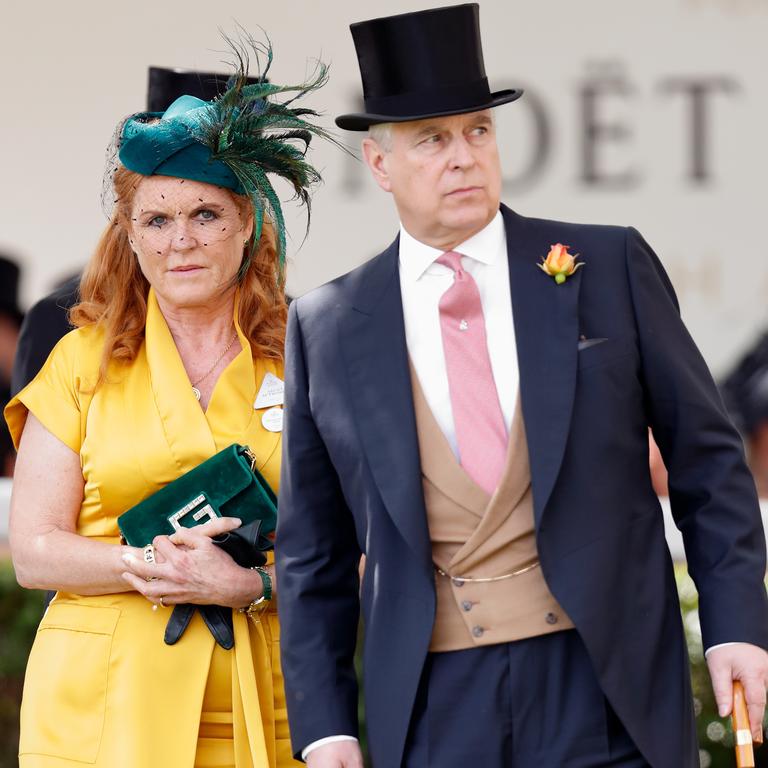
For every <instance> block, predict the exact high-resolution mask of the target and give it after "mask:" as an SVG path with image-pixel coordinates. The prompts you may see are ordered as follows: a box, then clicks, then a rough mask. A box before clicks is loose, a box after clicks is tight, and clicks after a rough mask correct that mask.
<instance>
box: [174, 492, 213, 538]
mask: <svg viewBox="0 0 768 768" xmlns="http://www.w3.org/2000/svg"><path fill="white" fill-rule="evenodd" d="M201 504H202V505H203V506H200V505H201ZM190 512H191V513H192V519H193V520H194V521H195V522H196V523H199V522H200V521H201V520H202V519H203V518H204V517H207V518H208V519H209V520H215V519H216V517H217V515H216V513H215V512H214V511H213V507H212V506H211V505H210V504H209V503H208V499H206V498H205V494H204V493H201V494H200V495H199V496H196V497H195V498H194V499H192V501H190V502H189V503H188V504H185V505H184V506H183V507H182V508H181V509H180V510H178V511H177V512H174V513H173V514H172V515H169V516H168V522H169V523H170V524H171V526H172V528H173V530H174V531H178V530H180V529H181V527H182V525H181V523H180V522H179V520H181V518H182V517H184V516H186V515H188V514H189V513H190Z"/></svg>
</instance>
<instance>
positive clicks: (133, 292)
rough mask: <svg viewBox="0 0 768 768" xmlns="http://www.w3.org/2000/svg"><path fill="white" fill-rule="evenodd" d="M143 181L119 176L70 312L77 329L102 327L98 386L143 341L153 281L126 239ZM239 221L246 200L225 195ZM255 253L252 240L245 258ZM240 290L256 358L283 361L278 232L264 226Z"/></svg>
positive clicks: (123, 172)
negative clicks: (114, 363)
mask: <svg viewBox="0 0 768 768" xmlns="http://www.w3.org/2000/svg"><path fill="white" fill-rule="evenodd" d="M142 178H143V176H141V175H139V174H138V173H134V172H133V171H129V170H128V169H127V168H123V167H120V168H118V169H117V170H116V171H115V176H114V187H115V197H116V198H117V202H116V205H115V210H114V213H113V214H112V220H111V222H110V224H109V226H108V227H107V228H106V229H105V230H104V233H103V234H102V236H101V238H100V240H99V242H98V245H97V246H96V251H95V252H94V254H93V256H92V257H91V260H90V262H89V264H88V267H87V268H86V270H85V273H84V274H83V278H82V280H81V282H80V302H79V303H78V304H76V305H75V306H74V307H72V309H71V310H70V313H69V317H70V320H71V322H72V324H73V325H75V326H76V327H78V328H80V327H82V326H86V325H95V324H99V325H101V326H102V327H103V329H104V332H105V343H104V354H103V357H102V360H101V367H100V370H99V382H101V381H103V380H104V378H105V377H106V372H107V368H108V366H109V364H110V362H111V361H112V360H119V361H125V362H132V361H133V360H134V359H135V358H136V355H137V354H138V351H139V347H140V346H141V344H142V342H143V340H144V326H145V323H146V320H147V296H148V294H149V282H148V280H147V278H146V277H144V274H143V273H142V271H141V269H140V267H139V262H138V259H137V258H136V255H135V254H134V253H133V248H132V247H131V244H130V242H129V240H128V232H129V230H130V220H131V213H130V212H131V209H132V207H133V201H134V196H135V194H136V188H137V187H138V185H139V182H140V181H141V179H142ZM227 192H229V194H230V195H231V196H232V200H233V201H234V203H235V205H236V206H237V208H238V210H239V211H240V214H241V216H244V215H250V214H251V203H250V201H249V199H248V198H247V197H246V196H244V195H238V194H235V193H234V192H231V191H229V190H227ZM250 249H251V242H250V241H249V242H248V243H247V244H246V245H245V247H244V249H243V256H244V257H245V256H246V254H247V253H248V252H249V250H250ZM239 285H240V301H239V306H238V318H237V319H238V322H239V324H240V328H241V329H242V331H243V333H244V334H245V336H246V338H247V339H248V341H249V342H250V345H251V353H252V355H253V357H254V359H255V358H271V359H273V360H282V359H283V347H284V344H285V324H286V319H287V316H288V309H287V306H286V302H285V278H284V275H283V271H282V270H281V269H280V267H279V262H278V256H277V245H276V240H275V232H274V228H273V227H272V225H271V224H270V223H269V222H268V221H265V222H264V226H263V228H262V232H261V237H260V238H259V243H258V246H257V247H256V248H255V250H254V252H253V255H252V257H251V258H250V259H249V263H248V267H247V269H246V271H245V274H244V275H243V276H242V279H241V280H240V281H239Z"/></svg>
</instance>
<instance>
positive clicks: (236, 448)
mask: <svg viewBox="0 0 768 768" xmlns="http://www.w3.org/2000/svg"><path fill="white" fill-rule="evenodd" d="M217 517H237V518H240V520H242V521H243V526H242V527H243V529H245V528H246V527H248V526H249V525H250V524H252V523H253V524H255V526H254V525H250V528H251V529H254V527H255V528H256V529H257V531H258V534H257V538H258V541H259V549H266V548H268V547H269V546H270V544H269V539H268V538H266V537H267V536H268V535H269V534H270V533H272V532H273V531H274V530H275V526H276V524H277V498H276V496H275V493H274V491H273V490H272V489H271V488H270V487H269V483H267V481H266V480H265V479H264V478H263V477H262V475H261V473H260V472H259V471H258V469H256V458H255V456H254V455H253V453H251V450H250V449H249V448H248V447H247V446H244V445H237V444H235V445H230V446H229V448H225V449H224V450H223V451H219V453H217V454H215V455H214V456H211V458H210V459H207V460H206V461H204V462H203V463H202V464H200V465H199V466H197V467H195V468H194V469H191V470H190V471H189V472H187V473H186V474H184V475H182V476H181V477H179V478H178V479H176V480H174V481H173V482H172V483H169V484H168V485H166V486H165V488H161V489H160V490H159V491H157V493H153V494H152V495H151V496H149V497H148V498H146V499H144V501H141V502H139V503H138V504H136V506H134V507H131V508H130V509H129V510H128V511H127V512H124V513H123V514H122V515H120V517H118V518H117V524H118V526H119V528H120V532H121V534H122V537H123V539H124V540H125V542H126V543H127V544H130V545H131V546H133V547H144V546H146V545H147V544H150V543H151V542H152V540H153V539H154V538H155V536H163V535H164V536H170V535H171V534H172V533H174V531H177V530H178V529H179V528H181V527H184V528H194V527H195V526H196V525H202V524H203V523H205V522H206V521H207V520H214V519H215V518H217ZM238 530H240V529H238Z"/></svg>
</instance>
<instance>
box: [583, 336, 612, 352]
mask: <svg viewBox="0 0 768 768" xmlns="http://www.w3.org/2000/svg"><path fill="white" fill-rule="evenodd" d="M604 341H608V339H606V338H599V339H579V352H582V351H584V350H585V349H589V348H590V347H594V346H595V345H596V344H602V343H603V342H604Z"/></svg>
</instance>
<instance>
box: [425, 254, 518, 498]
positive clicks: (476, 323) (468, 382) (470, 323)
mask: <svg viewBox="0 0 768 768" xmlns="http://www.w3.org/2000/svg"><path fill="white" fill-rule="evenodd" d="M437 263H438V264H442V265H443V266H446V267H450V268H451V269H452V270H453V273H454V278H453V285H452V286H451V287H450V288H449V289H448V290H447V291H446V292H445V293H444V294H443V295H442V296H441V297H440V303H439V305H438V306H439V308H440V328H441V330H442V334H443V351H444V353H445V367H446V370H447V372H448V391H449V393H450V396H451V409H452V411H453V421H454V424H455V427H456V442H457V443H458V447H459V457H460V463H461V466H462V467H463V468H464V471H465V472H466V473H467V474H468V475H469V476H470V477H471V478H472V479H473V480H474V481H475V482H476V483H477V484H478V485H479V486H480V487H481V488H482V489H483V490H484V491H485V492H486V493H488V494H489V495H491V496H492V495H493V493H494V492H495V490H496V486H497V485H498V484H499V480H500V479H501V475H502V473H503V471H504V463H505V460H506V454H507V439H508V436H507V428H506V426H505V424H504V416H503V414H502V412H501V404H500V403H499V393H498V392H497V390H496V382H495V381H494V380H493V371H492V370H491V359H490V357H489V356H488V341H487V339H486V335H485V318H484V317H483V306H482V304H481V302H480V292H479V291H478V289H477V283H476V282H475V281H474V278H473V277H472V275H470V274H469V273H468V272H465V271H464V269H462V266H461V254H460V253H454V252H453V251H448V252H447V253H444V254H443V255H442V256H440V258H438V259H437Z"/></svg>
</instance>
